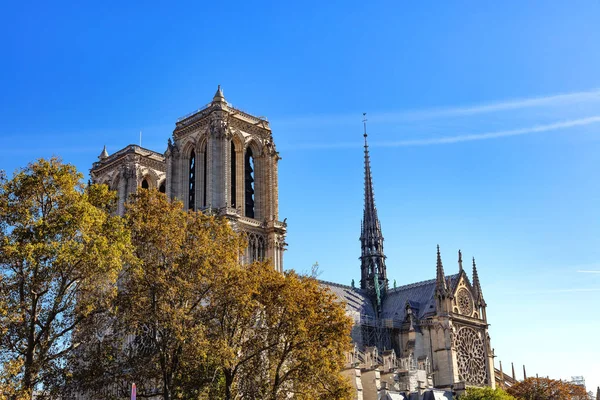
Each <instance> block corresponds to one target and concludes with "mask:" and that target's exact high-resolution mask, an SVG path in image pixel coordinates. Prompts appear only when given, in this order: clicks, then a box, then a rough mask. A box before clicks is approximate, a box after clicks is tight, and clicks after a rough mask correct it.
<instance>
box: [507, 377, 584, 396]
mask: <svg viewBox="0 0 600 400" xmlns="http://www.w3.org/2000/svg"><path fill="white" fill-rule="evenodd" d="M507 391H508V393H510V394H511V395H513V396H514V397H516V398H517V399H522V400H554V399H561V400H588V399H589V396H588V394H587V393H586V391H585V388H584V387H583V386H579V385H574V384H572V383H570V382H564V381H560V380H555V379H549V378H527V379H525V380H523V381H521V382H518V383H516V384H515V385H513V386H511V387H510V388H508V389H507Z"/></svg>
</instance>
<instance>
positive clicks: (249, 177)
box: [244, 147, 255, 218]
mask: <svg viewBox="0 0 600 400" xmlns="http://www.w3.org/2000/svg"><path fill="white" fill-rule="evenodd" d="M244 161H245V163H244V164H245V165H244V166H245V168H244V171H245V174H244V175H245V176H244V188H245V193H244V194H245V196H244V197H245V206H246V211H245V215H246V217H248V218H254V189H255V188H254V181H255V177H254V168H255V164H254V156H253V154H252V149H251V148H250V147H248V148H247V149H246V156H245V157H244Z"/></svg>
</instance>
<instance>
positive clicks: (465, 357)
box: [456, 326, 487, 386]
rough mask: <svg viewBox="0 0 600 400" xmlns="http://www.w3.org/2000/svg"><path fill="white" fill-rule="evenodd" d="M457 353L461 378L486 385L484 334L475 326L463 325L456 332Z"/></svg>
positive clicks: (468, 381) (468, 382)
mask: <svg viewBox="0 0 600 400" xmlns="http://www.w3.org/2000/svg"><path fill="white" fill-rule="evenodd" d="M456 353H457V364H458V375H459V378H460V379H461V380H463V381H465V382H466V383H467V384H468V385H477V386H481V385H485V384H486V383H487V379H486V377H487V373H486V365H485V347H484V343H483V338H482V336H481V335H480V334H479V333H478V332H477V331H476V330H475V329H473V328H470V327H467V326H463V327H461V328H460V329H459V330H458V332H457V333H456Z"/></svg>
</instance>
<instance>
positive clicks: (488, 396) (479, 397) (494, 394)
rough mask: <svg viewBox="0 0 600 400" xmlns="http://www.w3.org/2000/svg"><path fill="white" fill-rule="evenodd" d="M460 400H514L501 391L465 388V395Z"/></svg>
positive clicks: (487, 388) (486, 388)
mask: <svg viewBox="0 0 600 400" xmlns="http://www.w3.org/2000/svg"><path fill="white" fill-rule="evenodd" d="M460 400H515V398H514V397H513V396H511V395H510V394H508V393H506V392H505V391H504V390H502V389H499V388H497V389H492V388H489V387H485V388H475V387H471V388H467V394H466V395H463V396H461V397H460Z"/></svg>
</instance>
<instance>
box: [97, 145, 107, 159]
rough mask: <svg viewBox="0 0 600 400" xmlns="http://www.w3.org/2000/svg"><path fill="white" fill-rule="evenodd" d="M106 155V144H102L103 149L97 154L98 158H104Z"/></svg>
mask: <svg viewBox="0 0 600 400" xmlns="http://www.w3.org/2000/svg"><path fill="white" fill-rule="evenodd" d="M107 157H108V151H106V145H104V149H102V153H100V155H99V156H98V158H99V159H100V160H104V159H105V158H107Z"/></svg>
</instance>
